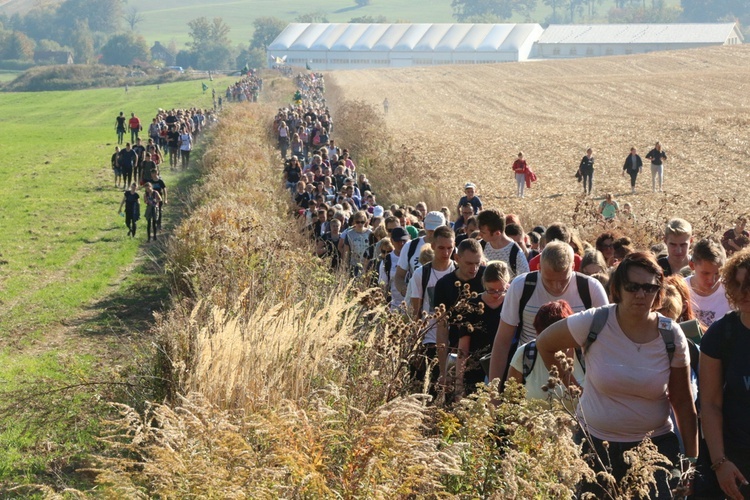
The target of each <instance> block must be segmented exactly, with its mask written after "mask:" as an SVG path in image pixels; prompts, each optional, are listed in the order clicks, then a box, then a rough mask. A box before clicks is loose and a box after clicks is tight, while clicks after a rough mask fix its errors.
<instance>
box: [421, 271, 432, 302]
mask: <svg viewBox="0 0 750 500" xmlns="http://www.w3.org/2000/svg"><path fill="white" fill-rule="evenodd" d="M431 272H432V262H428V263H427V264H425V265H424V266H422V301H421V302H420V304H419V310H420V311H421V310H422V309H423V308H424V298H425V295H427V284H428V283H429V282H430V273H431Z"/></svg>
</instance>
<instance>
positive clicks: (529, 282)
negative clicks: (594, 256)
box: [513, 271, 591, 343]
mask: <svg viewBox="0 0 750 500" xmlns="http://www.w3.org/2000/svg"><path fill="white" fill-rule="evenodd" d="M575 275H576V285H577V286H578V296H579V297H580V298H581V302H583V306H584V307H585V308H586V309H591V291H590V290H589V282H588V278H587V276H586V275H585V274H581V273H579V272H576V273H575ZM538 280H539V271H531V272H530V273H527V274H526V278H525V280H524V283H523V292H522V293H521V300H519V301H518V326H517V327H516V336H515V337H514V339H513V341H514V342H516V343H517V342H518V339H519V338H520V335H521V331H522V328H523V310H524V309H526V304H528V303H529V300H531V296H532V295H533V294H534V290H536V284H537V281H538Z"/></svg>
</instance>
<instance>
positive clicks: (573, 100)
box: [330, 46, 750, 233]
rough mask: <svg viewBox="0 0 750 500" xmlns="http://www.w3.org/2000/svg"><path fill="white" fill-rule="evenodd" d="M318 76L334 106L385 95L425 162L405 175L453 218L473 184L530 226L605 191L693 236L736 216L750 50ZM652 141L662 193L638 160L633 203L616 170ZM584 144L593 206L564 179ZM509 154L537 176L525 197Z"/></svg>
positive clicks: (565, 215)
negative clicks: (430, 189) (688, 227)
mask: <svg viewBox="0 0 750 500" xmlns="http://www.w3.org/2000/svg"><path fill="white" fill-rule="evenodd" d="M330 80H332V83H333V84H334V85H335V86H336V87H338V89H339V92H340V93H341V94H343V96H344V97H345V98H347V99H359V100H363V101H365V102H367V103H371V104H373V105H374V106H377V108H378V110H380V111H382V102H383V99H384V98H386V97H387V98H388V100H389V102H390V111H389V113H388V115H387V117H386V122H387V124H388V128H389V129H390V132H391V133H392V134H394V135H396V136H400V137H402V138H403V141H404V142H406V143H407V144H410V145H412V146H413V147H414V148H416V150H417V151H418V152H419V155H420V156H423V157H425V158H426V159H427V160H428V161H427V162H426V163H427V165H425V166H422V167H420V168H421V169H423V170H426V171H424V172H415V174H417V175H418V177H416V178H423V179H429V180H428V181H425V182H429V183H430V185H431V186H434V189H435V190H436V191H437V192H438V199H442V200H445V203H446V204H449V206H450V207H451V209H452V210H453V209H455V204H456V201H457V200H458V198H459V196H460V195H461V194H462V193H461V186H462V185H463V183H464V182H466V181H469V180H471V181H474V182H475V183H476V184H477V185H478V187H479V190H480V194H481V196H482V197H483V199H484V200H485V205H486V206H487V205H489V206H496V207H499V208H501V209H503V210H505V211H506V212H516V213H519V214H522V215H525V216H526V217H525V219H526V220H525V221H524V222H526V223H528V224H526V225H529V226H530V225H531V223H535V222H551V221H552V220H553V219H562V220H567V221H570V220H571V218H572V217H573V212H574V211H575V210H576V207H578V209H579V210H580V209H581V208H582V207H583V208H584V209H586V210H593V207H594V206H595V205H596V206H598V203H599V200H600V199H601V198H602V197H603V194H604V193H605V192H612V193H613V194H614V195H615V197H616V199H617V200H618V201H619V202H620V203H621V204H622V203H623V202H625V201H629V202H631V203H632V204H633V206H634V211H635V213H636V214H637V216H638V217H639V221H642V222H648V221H650V222H652V223H653V224H659V225H660V224H661V223H662V222H663V221H664V220H665V219H667V218H669V217H671V216H683V217H685V218H687V219H688V220H690V221H692V222H693V223H694V224H695V225H696V229H698V232H699V233H700V232H703V233H706V232H709V228H710V227H711V226H712V224H713V226H714V231H715V227H726V228H729V227H731V222H732V220H733V218H734V217H735V216H736V215H737V214H738V213H744V212H747V211H748V200H747V192H748V189H747V188H748V182H749V181H750V154H749V153H750V143H749V142H748V133H749V131H748V124H750V116H748V111H750V91H749V90H750V46H733V47H716V48H709V49H694V50H687V51H675V52H661V53H652V54H643V55H633V56H619V57H606V58H591V59H585V60H584V59H577V60H568V61H537V62H527V63H508V64H498V65H482V66H441V67H432V68H408V69H393V70H361V71H346V72H337V73H333V74H332V75H331V78H330ZM657 140H658V141H661V143H662V145H663V147H664V150H665V152H666V153H667V155H668V157H669V159H668V161H667V163H666V167H665V181H664V187H665V193H664V194H658V193H657V194H654V193H652V192H651V175H650V166H649V162H648V161H647V160H645V159H644V169H643V173H642V174H641V175H640V176H639V178H638V192H637V193H636V194H635V195H632V194H631V193H630V184H629V177H627V176H626V177H622V176H621V170H622V165H623V162H624V160H625V158H626V156H627V155H628V153H629V150H630V147H631V146H635V147H636V148H638V153H639V154H640V155H641V156H642V157H643V156H645V155H646V153H647V152H648V151H649V150H650V149H651V148H652V147H653V145H654V143H655V141H657ZM589 146H590V147H592V148H593V149H594V156H595V157H596V172H595V176H594V183H595V184H594V191H595V199H588V200H586V201H582V196H581V195H582V189H581V187H580V185H579V184H577V183H576V182H575V178H574V177H573V175H574V173H575V170H576V168H577V166H578V163H579V161H580V159H581V157H582V156H583V155H584V154H585V150H586V148H587V147H589ZM518 151H523V152H524V153H525V154H526V157H527V160H528V162H529V166H530V167H531V168H532V169H533V170H534V171H535V172H536V173H537V175H538V176H539V182H537V183H536V184H535V185H534V187H533V189H532V190H531V191H530V192H529V191H527V197H526V198H525V199H523V200H519V199H517V198H515V185H514V181H513V177H512V172H511V164H512V163H513V160H514V159H515V157H516V155H517V153H518ZM721 200H724V201H721ZM414 202H416V200H414ZM530 219H534V220H530ZM592 229H593V228H592ZM584 232H586V231H584Z"/></svg>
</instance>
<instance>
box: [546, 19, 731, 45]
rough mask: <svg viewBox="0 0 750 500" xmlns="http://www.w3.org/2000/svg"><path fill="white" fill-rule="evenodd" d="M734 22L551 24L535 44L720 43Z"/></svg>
mask: <svg viewBox="0 0 750 500" xmlns="http://www.w3.org/2000/svg"><path fill="white" fill-rule="evenodd" d="M734 29H735V24H734V23H710V24H709V23H705V24H567V25H566V24H552V25H550V26H549V27H548V28H547V29H546V30H544V33H543V34H542V36H541V37H540V38H539V43H588V44H601V43H619V44H627V43H724V41H725V40H726V39H727V38H728V37H729V35H731V34H732V31H733V30H734Z"/></svg>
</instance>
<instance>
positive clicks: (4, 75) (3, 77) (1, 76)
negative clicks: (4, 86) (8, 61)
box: [0, 70, 22, 83]
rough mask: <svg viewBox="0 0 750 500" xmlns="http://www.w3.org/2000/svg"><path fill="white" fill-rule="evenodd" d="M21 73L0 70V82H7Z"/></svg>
mask: <svg viewBox="0 0 750 500" xmlns="http://www.w3.org/2000/svg"><path fill="white" fill-rule="evenodd" d="M21 73H22V72H21V71H6V70H0V83H3V82H9V81H11V80H14V79H15V78H16V77H17V76H18V75H20V74H21Z"/></svg>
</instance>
